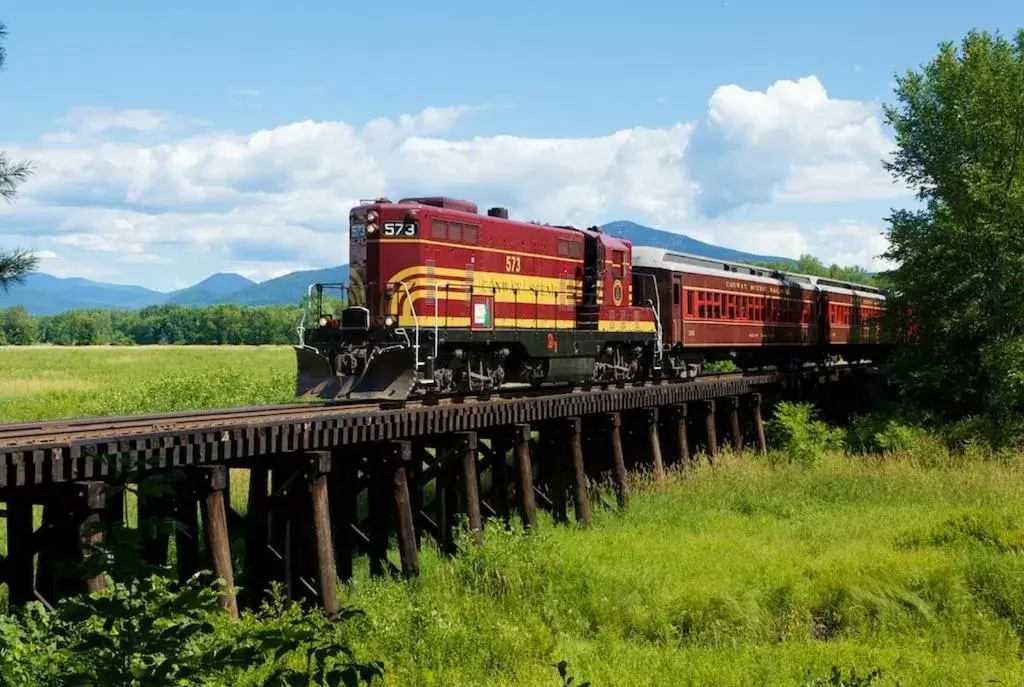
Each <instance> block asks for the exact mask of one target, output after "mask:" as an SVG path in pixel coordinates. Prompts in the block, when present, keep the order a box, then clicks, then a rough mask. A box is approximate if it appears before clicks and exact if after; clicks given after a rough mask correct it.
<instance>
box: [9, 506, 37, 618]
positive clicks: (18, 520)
mask: <svg viewBox="0 0 1024 687" xmlns="http://www.w3.org/2000/svg"><path fill="white" fill-rule="evenodd" d="M8 494H9V496H8V497H7V560H6V565H7V597H8V601H9V604H10V605H11V606H12V607H20V606H23V605H25V604H27V603H28V602H29V601H34V600H35V598H36V589H35V581H34V579H33V569H34V562H35V561H34V559H35V546H34V545H33V541H34V540H35V537H33V536H32V535H33V531H34V526H33V523H32V499H31V498H30V497H29V496H28V495H27V494H25V493H24V491H20V490H18V491H16V490H11V491H9V492H8Z"/></svg>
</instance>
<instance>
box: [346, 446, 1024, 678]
mask: <svg viewBox="0 0 1024 687" xmlns="http://www.w3.org/2000/svg"><path fill="white" fill-rule="evenodd" d="M919 463H920V461H919V460H917V459H916V458H915V457H913V456H902V457H898V456H890V457H887V458H884V459H876V460H872V461H865V460H862V459H852V458H848V457H842V456H840V455H836V454H829V455H827V456H825V457H823V459H822V460H821V461H820V462H819V463H818V464H817V466H816V467H813V468H812V467H806V466H804V465H801V464H795V465H791V466H784V467H774V468H773V467H771V466H770V465H769V463H768V461H765V460H763V459H760V458H757V457H752V456H746V457H739V456H728V457H726V458H725V459H724V460H723V461H722V462H721V464H720V465H719V466H718V467H716V468H714V469H711V468H701V469H699V470H697V471H696V472H693V473H689V474H683V473H680V472H678V471H676V472H674V473H673V475H672V477H671V479H670V483H669V486H668V488H667V489H665V490H663V491H662V490H656V489H651V488H649V487H648V488H645V489H644V490H642V491H640V492H638V493H637V495H636V497H635V498H634V499H633V501H632V502H631V505H630V508H629V510H628V511H627V512H625V513H623V514H621V515H619V514H615V513H613V512H612V511H609V510H604V509H597V510H595V513H594V516H595V517H594V526H593V527H592V528H591V529H589V530H587V531H583V530H577V529H576V528H574V527H565V526H555V525H553V524H552V523H551V521H550V520H548V519H543V520H542V522H541V525H540V528H539V530H538V531H537V533H536V534H534V535H531V536H523V535H522V534H521V533H520V532H517V531H515V530H514V529H513V531H505V530H504V529H503V528H501V527H498V526H497V525H495V524H492V525H490V526H489V527H488V530H487V533H486V541H485V544H484V546H483V548H481V549H476V548H474V547H473V546H472V545H471V544H469V543H468V541H467V542H465V546H464V550H463V551H462V552H461V553H460V555H459V556H458V557H456V558H455V559H453V560H451V561H447V560H442V559H440V558H438V556H437V554H436V553H434V552H433V551H432V550H431V548H430V547H429V546H428V547H425V550H424V554H423V558H424V560H423V564H422V575H421V577H420V578H419V579H417V580H415V581H413V582H410V583H403V582H398V581H380V580H373V579H371V578H369V576H368V574H367V573H366V571H365V570H363V571H361V572H360V574H359V575H358V576H357V579H356V580H355V581H354V584H353V585H352V586H351V587H349V588H346V589H345V590H344V591H343V598H344V600H345V601H346V602H349V603H352V604H354V605H356V606H358V607H360V608H363V609H365V610H366V612H367V614H368V615H367V617H366V618H365V619H364V620H363V621H361V622H360V623H359V624H358V625H357V627H356V628H355V630H354V632H353V634H352V636H351V641H352V642H353V645H354V646H355V647H357V648H358V649H359V651H360V653H361V654H362V655H370V656H375V657H379V658H381V659H383V660H384V661H385V664H386V668H387V671H386V672H387V674H388V675H389V677H388V682H387V684H395V685H424V686H428V685H452V686H454V685H546V684H557V680H558V677H557V674H555V673H554V672H553V668H552V664H553V663H555V662H557V661H558V660H560V659H563V658H564V659H567V660H568V663H569V666H570V672H572V673H573V674H575V675H577V676H578V678H577V679H578V680H583V679H586V680H591V681H592V683H593V685H594V687H598V686H600V685H615V686H616V687H628V686H632V685H686V684H715V685H750V684H779V685H792V684H804V683H809V682H810V681H811V680H812V679H814V678H816V677H820V676H827V675H828V674H829V673H830V671H831V669H832V667H833V666H836V667H838V668H840V669H843V670H849V669H854V670H856V672H857V674H858V675H863V674H866V673H868V672H870V671H871V670H873V669H876V668H878V669H881V671H882V676H881V678H880V679H879V680H877V681H876V682H875V683H874V684H897V681H898V682H899V684H903V685H910V684H922V685H925V684H927V685H937V684H943V685H976V684H984V683H986V682H987V681H988V680H990V679H995V680H999V681H1001V682H1002V683H1004V684H1005V683H1012V684H1016V683H1019V682H1021V681H1024V669H1022V665H1021V661H1020V652H1021V650H1022V644H1021V641H1022V639H1024V557H1022V556H1021V555H1020V550H1021V546H1024V502H1022V501H1021V500H1020V498H1019V493H1020V492H1019V484H1020V483H1021V482H1020V480H1021V477H1022V475H1021V469H1020V467H1019V466H1018V465H1017V464H1016V463H1005V462H974V463H972V464H970V465H968V466H960V467H952V466H946V467H933V468H930V469H924V468H922V467H920V464H919Z"/></svg>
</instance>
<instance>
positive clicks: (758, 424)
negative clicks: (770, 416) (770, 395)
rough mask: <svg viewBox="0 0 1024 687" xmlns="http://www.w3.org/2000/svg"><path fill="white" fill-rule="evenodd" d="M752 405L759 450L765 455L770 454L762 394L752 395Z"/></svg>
mask: <svg viewBox="0 0 1024 687" xmlns="http://www.w3.org/2000/svg"><path fill="white" fill-rule="evenodd" d="M750 404H751V405H752V406H753V411H754V433H755V434H757V450H758V452H759V453H761V454H762V455H764V454H765V453H768V443H767V441H765V436H764V421H763V420H762V419H761V394H751V395H750Z"/></svg>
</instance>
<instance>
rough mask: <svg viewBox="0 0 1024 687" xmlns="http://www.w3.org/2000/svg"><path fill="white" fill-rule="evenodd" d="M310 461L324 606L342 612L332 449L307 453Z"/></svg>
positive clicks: (330, 611)
mask: <svg viewBox="0 0 1024 687" xmlns="http://www.w3.org/2000/svg"><path fill="white" fill-rule="evenodd" d="M306 458H307V460H308V461H309V472H308V475H307V479H308V480H309V500H310V507H311V510H312V514H313V538H314V541H315V542H316V578H317V592H318V596H319V597H320V605H321V606H322V607H323V609H324V612H325V613H327V614H328V615H333V614H335V613H337V612H338V590H337V588H336V587H335V582H334V580H335V577H336V576H337V571H336V568H335V567H334V541H333V537H332V534H331V502H330V494H329V493H328V475H329V474H330V473H331V469H332V468H333V467H334V466H333V465H332V461H331V453H330V452H329V451H313V452H311V453H308V454H307V455H306Z"/></svg>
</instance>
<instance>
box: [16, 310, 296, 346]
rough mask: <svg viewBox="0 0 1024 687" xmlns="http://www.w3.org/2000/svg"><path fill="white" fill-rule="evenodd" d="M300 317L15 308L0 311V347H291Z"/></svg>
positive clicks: (267, 312) (288, 314)
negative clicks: (39, 313) (41, 312)
mask: <svg viewBox="0 0 1024 687" xmlns="http://www.w3.org/2000/svg"><path fill="white" fill-rule="evenodd" d="M301 317H302V310H301V308H300V307H298V306H294V305H267V306H239V305H211V306H207V307H202V308H197V307H185V306H179V305H155V306H151V307H148V308H143V309H141V310H71V311H68V312H65V313H61V314H59V315H47V316H33V315H30V314H29V313H28V312H27V311H26V310H25V309H24V308H23V307H21V306H15V307H12V308H7V309H4V310H0V345H22V346H25V345H30V344H56V345H61V346H102V345H109V344H113V345H146V344H248V345H260V344H291V343H295V342H296V340H297V336H298V334H297V332H296V327H298V325H299V322H300V320H301ZM308 324H310V323H307V326H308Z"/></svg>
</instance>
